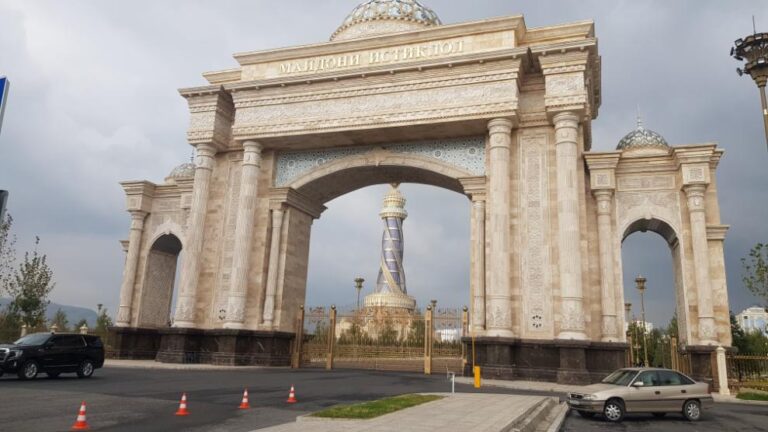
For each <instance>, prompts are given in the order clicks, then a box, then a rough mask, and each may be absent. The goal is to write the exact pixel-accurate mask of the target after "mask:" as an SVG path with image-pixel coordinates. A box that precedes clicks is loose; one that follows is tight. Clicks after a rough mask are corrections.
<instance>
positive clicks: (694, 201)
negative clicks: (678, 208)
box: [683, 184, 707, 213]
mask: <svg viewBox="0 0 768 432" xmlns="http://www.w3.org/2000/svg"><path fill="white" fill-rule="evenodd" d="M683 191H685V196H686V197H687V198H688V212H690V213H695V212H704V211H706V209H707V208H706V205H705V200H706V192H707V185H704V184H692V185H685V186H683Z"/></svg>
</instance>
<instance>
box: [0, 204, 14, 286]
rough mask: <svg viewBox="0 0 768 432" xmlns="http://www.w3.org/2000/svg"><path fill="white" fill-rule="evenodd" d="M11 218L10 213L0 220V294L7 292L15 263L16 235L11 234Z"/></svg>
mask: <svg viewBox="0 0 768 432" xmlns="http://www.w3.org/2000/svg"><path fill="white" fill-rule="evenodd" d="M12 226H13V218H12V217H11V215H10V213H8V214H6V216H5V219H4V220H0V296H2V295H3V294H5V293H7V292H8V285H9V283H10V281H11V276H12V275H13V267H14V265H15V264H16V249H15V245H16V237H15V236H13V235H11V227H12Z"/></svg>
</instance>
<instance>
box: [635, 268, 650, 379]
mask: <svg viewBox="0 0 768 432" xmlns="http://www.w3.org/2000/svg"><path fill="white" fill-rule="evenodd" d="M645 281H646V279H645V278H644V277H642V276H640V275H638V276H637V278H635V284H636V286H637V290H638V291H640V317H641V319H642V321H643V366H645V367H648V337H647V333H648V332H647V330H648V328H647V327H646V325H645V298H644V297H643V294H645Z"/></svg>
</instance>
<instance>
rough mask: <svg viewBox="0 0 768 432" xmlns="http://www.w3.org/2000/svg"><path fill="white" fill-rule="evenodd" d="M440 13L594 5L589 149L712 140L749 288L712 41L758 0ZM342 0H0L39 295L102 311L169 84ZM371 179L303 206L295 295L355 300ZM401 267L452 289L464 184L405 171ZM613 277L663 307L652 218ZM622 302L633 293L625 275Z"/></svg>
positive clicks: (746, 212)
mask: <svg viewBox="0 0 768 432" xmlns="http://www.w3.org/2000/svg"><path fill="white" fill-rule="evenodd" d="M425 3H426V4H427V5H428V6H431V7H432V8H433V9H434V10H435V11H436V12H437V13H438V14H439V16H440V17H441V19H442V20H443V22H445V23H456V22H461V21H467V20H476V19H482V18H487V17H493V16H503V15H513V14H524V15H525V17H526V23H527V25H528V26H529V27H536V26H545V25H552V24H559V23H563V22H568V21H576V20H582V19H594V20H595V23H596V31H597V36H598V38H599V39H600V45H599V47H600V52H601V54H602V57H603V75H602V86H603V87H602V90H603V105H602V107H601V109H600V116H599V117H598V119H597V121H596V122H595V123H594V125H593V127H594V149H595V150H611V149H613V148H614V147H615V145H616V143H617V142H618V140H619V139H620V138H621V137H622V136H623V135H624V134H625V133H627V132H628V131H629V130H631V129H632V128H633V127H634V122H635V113H636V110H637V107H638V106H639V107H640V111H641V113H642V115H643V117H644V118H645V119H646V125H647V127H648V128H651V129H654V130H656V131H658V132H660V133H661V134H663V135H664V136H665V137H666V138H667V140H668V141H669V142H670V143H672V144H684V143H697V142H707V141H715V142H718V143H719V144H720V146H722V147H723V148H725V149H726V156H725V158H724V159H723V161H722V164H721V166H720V169H719V171H718V181H719V188H720V204H721V206H722V216H723V221H724V223H728V224H731V225H732V228H731V231H730V232H729V235H728V239H727V241H726V265H727V270H728V283H729V292H730V301H731V308H732V309H734V310H736V311H739V310H741V309H743V308H744V307H746V306H749V305H750V304H752V303H755V302H757V300H756V299H754V298H753V297H751V296H750V295H749V293H748V292H746V289H745V288H744V287H743V286H742V283H741V276H740V275H741V265H740V263H739V259H740V258H741V257H742V256H744V255H746V254H747V252H748V250H749V248H750V247H751V245H752V244H754V243H755V242H757V241H768V224H766V219H768V174H767V170H768V152H767V151H766V144H765V138H764V136H763V131H762V123H761V118H760V109H759V99H758V94H757V90H756V87H755V85H754V84H753V83H752V82H751V80H749V79H748V78H739V77H738V76H737V75H736V73H735V69H736V67H737V63H736V62H735V61H733V60H732V59H731V58H729V57H728V50H729V47H730V44H731V43H732V41H733V40H734V39H735V38H737V37H739V36H743V35H745V34H747V33H749V32H750V31H751V29H752V23H751V16H752V15H753V14H754V15H756V17H757V22H758V27H759V29H760V28H761V29H764V30H765V29H768V2H765V1H764V0H753V1H729V2H719V1H702V0H689V1H675V2H669V1H666V0H657V1H628V0H625V1H590V0H583V1H578V2H575V1H562V0H561V1H543V0H535V1H523V0H514V1H506V0H504V1H502V0H472V1H458V0H455V1H454V0H439V1H438V0H432V1H428V0H425ZM356 4H357V0H322V1H318V0H302V1H298V0H293V1H292V0H282V1H266V0H249V1H245V0H241V1H216V2H213V1H184V2H182V1H155V0H144V1H140V0H135V1H132V2H99V1H95V0H94V1H74V0H70V1H67V2H62V1H53V0H51V1H32V0H28V1H9V0H8V1H7V0H0V29H2V32H0V75H7V76H8V77H9V78H10V80H11V82H12V87H11V95H10V100H9V104H8V108H7V111H6V115H5V124H4V126H3V129H2V133H1V134H0V188H2V189H8V190H10V191H11V197H10V202H9V210H10V211H11V212H12V214H13V216H14V217H15V219H16V226H15V233H16V235H17V236H18V238H19V245H18V246H19V250H20V252H21V251H23V250H25V249H28V248H30V247H31V246H32V244H33V241H34V236H35V235H39V236H40V237H41V238H42V243H41V249H42V251H43V252H45V253H47V254H48V256H49V260H50V264H51V265H52V266H53V268H54V271H55V275H56V280H57V288H56V290H55V291H54V293H53V300H54V301H57V302H60V303H66V304H76V305H83V306H89V307H95V305H96V304H97V303H104V304H105V305H107V306H108V307H109V309H110V310H112V311H114V310H115V308H116V306H117V302H118V291H119V286H120V277H121V271H122V264H123V253H122V251H121V249H120V246H119V244H118V240H120V239H123V238H126V237H127V235H128V224H129V218H128V215H127V213H125V211H124V200H123V193H122V190H121V188H120V187H119V185H118V182H119V181H121V180H126V179H149V180H152V181H156V182H159V181H161V180H162V179H163V178H164V177H165V176H166V175H167V173H168V172H169V171H170V170H171V169H172V168H173V167H174V166H175V165H177V164H179V163H181V162H184V161H186V160H188V158H189V155H190V147H189V145H188V144H186V141H185V129H186V126H187V123H188V111H187V107H186V103H185V101H184V100H183V99H182V98H181V97H180V96H179V95H178V93H177V91H176V89H177V88H180V87H189V86H195V85H202V84H204V83H205V82H204V80H203V78H202V77H201V75H200V74H201V73H202V72H204V71H211V70H218V69H226V68H230V67H233V66H235V65H236V62H235V61H234V60H233V59H232V58H231V54H232V53H234V52H242V51H251V50H261V49H270V48H277V47H287V46H294V45H299V44H308V43H315V42H322V41H325V40H327V38H328V37H329V35H330V34H331V33H332V32H333V31H334V30H335V29H336V27H337V25H338V24H340V23H341V21H342V20H343V18H344V17H345V16H346V14H347V13H348V12H349V11H351V10H352V9H353V8H354V6H355V5H356ZM385 191H386V187H385V186H376V187H371V188H366V189H362V190H359V191H356V192H353V193H351V194H348V195H345V196H343V197H340V198H338V199H337V200H334V201H332V202H331V203H330V204H329V205H328V207H329V210H328V211H327V212H326V213H325V214H324V215H323V217H322V218H321V219H320V220H318V221H316V222H315V225H314V230H313V239H312V245H311V262H310V275H309V282H308V302H309V303H315V304H328V303H331V302H333V303H337V304H349V303H352V302H354V289H353V286H352V285H353V284H352V279H353V278H354V277H355V276H357V275H362V276H363V277H365V278H366V280H367V281H368V282H367V284H366V285H367V287H368V289H370V288H371V286H372V284H373V282H374V281H375V277H376V270H377V264H378V244H379V241H380V235H381V234H380V227H381V225H380V221H379V219H378V217H377V213H378V209H379V207H380V203H381V197H382V195H383V194H384V192H385ZM403 191H404V193H405V195H406V198H407V199H408V211H409V213H410V217H409V219H408V220H407V221H406V223H405V234H406V242H407V245H406V273H407V276H408V284H409V289H410V292H411V294H413V295H415V296H416V297H417V299H418V300H419V301H420V302H421V303H422V304H423V303H424V301H426V300H428V299H431V298H435V299H438V300H439V301H440V303H441V304H443V305H455V306H460V305H463V304H465V303H467V297H468V296H467V292H468V288H467V286H468V281H469V277H468V249H469V245H468V237H469V226H468V222H467V221H468V215H469V205H468V201H467V200H466V198H464V197H462V196H460V195H458V194H455V193H452V192H449V191H444V190H439V189H435V188H432V187H426V186H419V185H405V186H404V187H403ZM623 255H624V262H625V266H624V270H625V285H626V286H629V287H631V286H632V279H633V278H634V276H635V275H636V274H637V273H643V274H644V275H646V276H647V277H648V279H649V286H650V292H649V295H648V296H647V300H646V308H647V310H648V315H649V317H650V320H652V321H654V322H657V323H666V322H667V321H668V320H669V318H670V317H671V314H672V311H673V303H674V296H673V286H672V276H671V258H670V255H669V252H668V249H667V248H666V245H665V243H664V242H663V240H661V238H660V237H658V236H656V235H655V234H651V233H647V234H640V233H638V234H635V235H632V236H631V237H630V238H628V239H627V241H626V242H625V244H624V248H623ZM627 291H628V300H629V301H632V302H633V303H635V304H639V301H638V300H637V299H636V298H634V297H636V294H635V293H634V292H633V290H631V289H628V290H627Z"/></svg>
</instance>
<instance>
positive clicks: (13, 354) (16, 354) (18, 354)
mask: <svg viewBox="0 0 768 432" xmlns="http://www.w3.org/2000/svg"><path fill="white" fill-rule="evenodd" d="M22 354H24V351H22V350H11V351H10V352H9V353H8V358H11V357H14V358H18V357H21V355H22Z"/></svg>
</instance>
